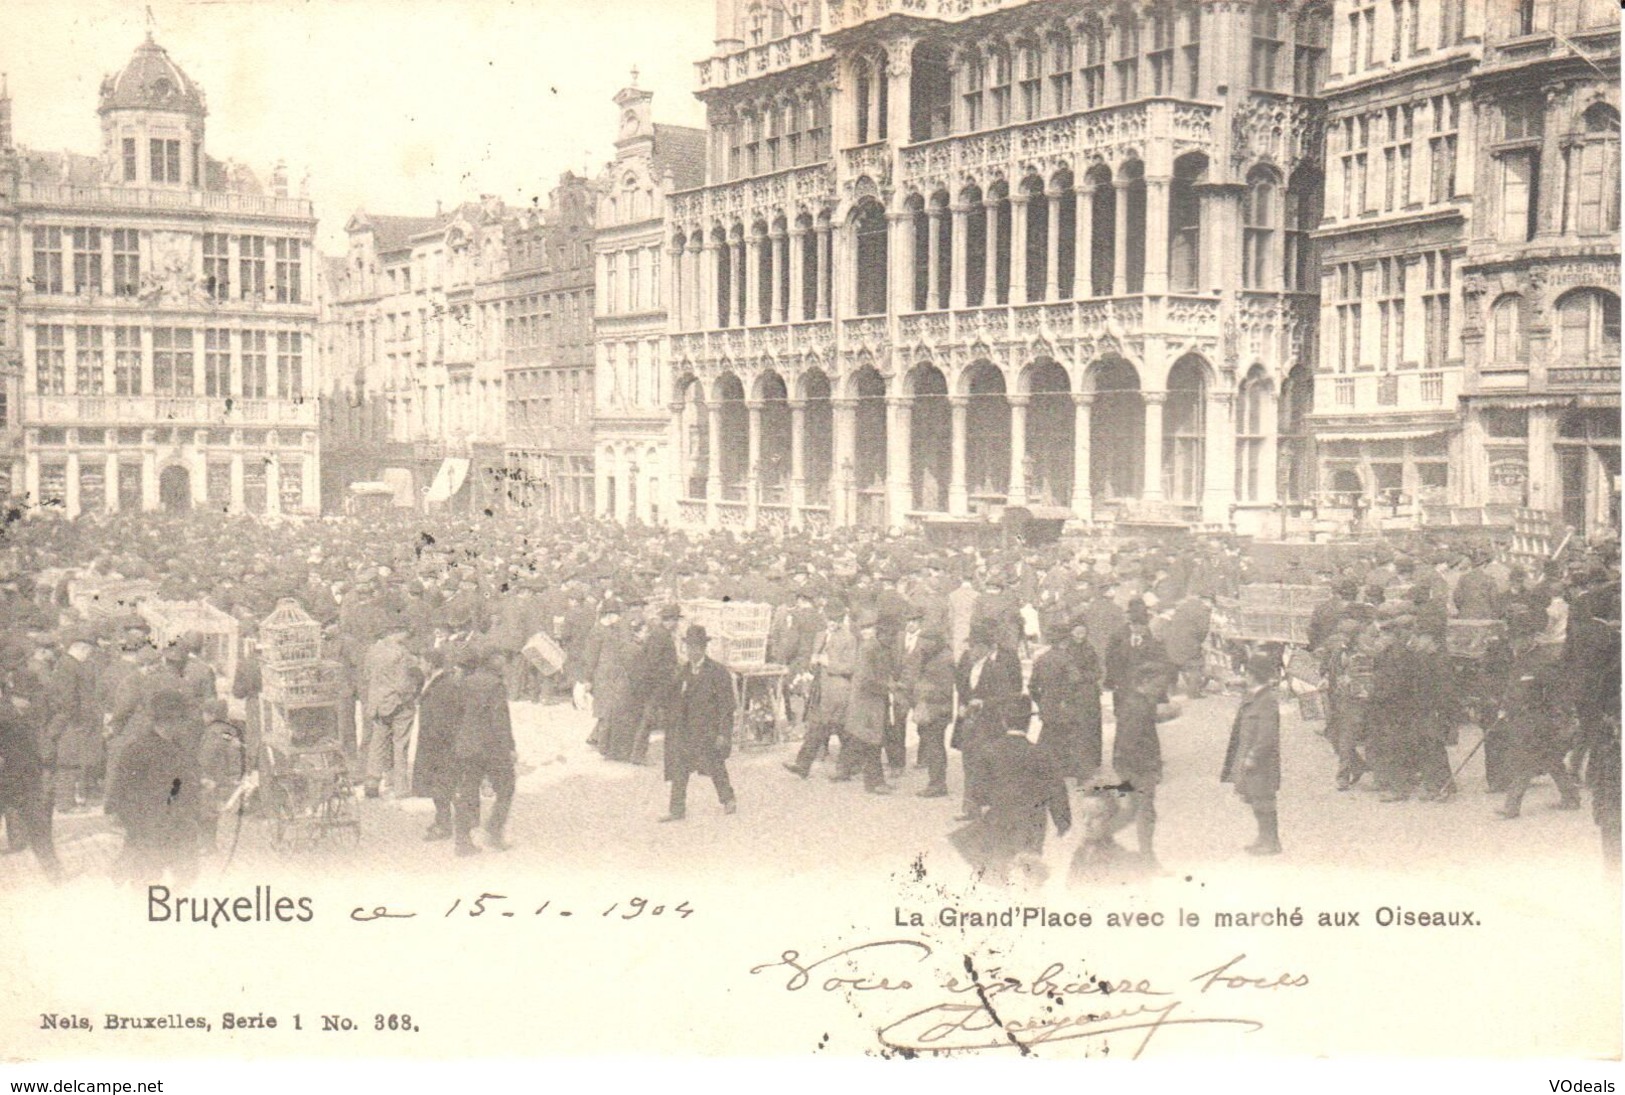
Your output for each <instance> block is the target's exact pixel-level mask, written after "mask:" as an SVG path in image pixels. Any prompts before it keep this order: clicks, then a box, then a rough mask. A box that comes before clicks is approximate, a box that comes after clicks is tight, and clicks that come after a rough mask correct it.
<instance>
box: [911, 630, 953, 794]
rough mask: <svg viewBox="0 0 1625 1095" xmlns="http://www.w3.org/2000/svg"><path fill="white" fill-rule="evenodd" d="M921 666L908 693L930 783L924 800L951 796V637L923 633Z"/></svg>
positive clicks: (919, 648) (927, 632)
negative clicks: (949, 755) (949, 758)
mask: <svg viewBox="0 0 1625 1095" xmlns="http://www.w3.org/2000/svg"><path fill="white" fill-rule="evenodd" d="M916 649H917V651H918V654H919V667H918V670H917V671H916V672H915V674H914V679H913V684H912V687H911V689H910V692H909V703H910V710H909V714H910V717H911V718H912V719H913V720H914V733H915V736H916V737H917V738H918V739H919V743H920V744H919V752H920V759H921V761H922V762H923V763H924V765H925V769H926V774H927V777H928V779H927V782H926V786H925V790H923V791H921V792H920V797H921V798H946V797H947V795H948V742H947V740H946V739H947V733H948V723H949V722H950V721H952V719H953V717H954V663H953V659H952V658H951V657H949V653H948V638H947V636H946V635H945V634H943V633H942V632H938V631H925V632H922V633H921V634H920V638H919V643H918V645H917V648H916Z"/></svg>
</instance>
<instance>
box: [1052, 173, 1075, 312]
mask: <svg viewBox="0 0 1625 1095" xmlns="http://www.w3.org/2000/svg"><path fill="white" fill-rule="evenodd" d="M1045 227H1046V228H1048V229H1049V233H1048V239H1047V240H1046V241H1045V246H1044V256H1045V262H1044V299H1045V300H1060V299H1061V195H1060V192H1059V191H1051V192H1050V194H1049V219H1048V221H1047V223H1046V225H1045ZM1072 265H1073V266H1074V267H1076V266H1077V263H1076V262H1075V261H1074V262H1073V264H1072ZM1074 276H1076V275H1074Z"/></svg>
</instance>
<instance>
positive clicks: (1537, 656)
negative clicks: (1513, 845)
mask: <svg viewBox="0 0 1625 1095" xmlns="http://www.w3.org/2000/svg"><path fill="white" fill-rule="evenodd" d="M1539 617H1540V613H1539V612H1537V611H1536V610H1534V609H1530V608H1527V607H1526V608H1524V609H1522V610H1521V611H1520V612H1518V613H1517V614H1515V616H1514V619H1513V624H1512V628H1511V631H1512V633H1513V634H1514V635H1515V636H1516V637H1515V638H1514V640H1513V658H1512V668H1511V672H1510V673H1508V675H1507V680H1506V685H1505V690H1504V691H1503V693H1502V696H1501V708H1502V710H1503V711H1504V712H1505V720H1506V725H1507V729H1508V731H1509V734H1510V738H1511V742H1510V744H1511V747H1512V749H1511V758H1510V761H1511V763H1510V774H1509V776H1508V779H1507V797H1506V802H1505V803H1504V804H1503V805H1502V807H1501V809H1500V810H1499V811H1498V812H1499V814H1500V815H1501V816H1502V817H1503V818H1508V819H1512V818H1516V817H1518V816H1519V814H1520V813H1521V811H1522V809H1523V797H1524V795H1525V794H1526V793H1527V792H1528V790H1529V784H1530V783H1531V782H1533V781H1534V779H1535V777H1536V776H1539V775H1542V774H1546V775H1550V776H1551V777H1552V782H1553V783H1554V784H1556V786H1557V791H1558V809H1560V810H1578V809H1579V808H1580V791H1579V788H1578V787H1577V786H1576V784H1575V781H1574V777H1573V776H1572V775H1571V774H1570V773H1569V770H1568V766H1567V764H1565V763H1564V758H1565V755H1566V754H1567V753H1568V747H1569V733H1568V731H1569V717H1568V716H1569V708H1568V705H1567V702H1566V701H1567V700H1568V699H1569V696H1567V695H1565V691H1566V689H1565V688H1564V684H1565V682H1564V680H1563V667H1562V666H1561V665H1554V664H1552V663H1551V661H1550V659H1549V658H1547V657H1546V656H1545V655H1544V654H1543V652H1542V651H1541V650H1540V648H1539V645H1538V644H1537V643H1536V642H1535V639H1536V637H1537V636H1538V634H1539Z"/></svg>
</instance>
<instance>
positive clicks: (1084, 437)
mask: <svg viewBox="0 0 1625 1095" xmlns="http://www.w3.org/2000/svg"><path fill="white" fill-rule="evenodd" d="M1094 410H1095V393H1094V392H1073V393H1072V514H1073V516H1075V517H1077V518H1078V519H1079V520H1080V521H1093V520H1094V519H1095V500H1094V494H1093V493H1092V491H1091V488H1090V485H1089V456H1090V444H1091V439H1090V434H1089V430H1090V427H1091V426H1092V425H1093V424H1094V423H1093V415H1094Z"/></svg>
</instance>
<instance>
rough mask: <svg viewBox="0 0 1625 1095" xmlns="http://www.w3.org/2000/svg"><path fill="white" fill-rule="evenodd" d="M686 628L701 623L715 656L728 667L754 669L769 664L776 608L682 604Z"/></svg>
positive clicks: (704, 602) (750, 603) (743, 604)
mask: <svg viewBox="0 0 1625 1095" xmlns="http://www.w3.org/2000/svg"><path fill="white" fill-rule="evenodd" d="M682 608H683V620H684V623H685V624H686V625H693V624H698V625H700V626H701V627H703V628H705V630H706V632H707V633H708V634H709V635H710V638H711V648H710V653H711V657H712V658H713V659H714V660H716V661H718V662H721V663H722V664H724V665H729V666H734V665H739V666H753V665H762V664H764V663H765V662H766V661H767V636H768V632H769V631H770V630H771V629H772V626H773V606H772V605H770V604H762V603H760V602H756V601H715V600H697V601H684V602H682Z"/></svg>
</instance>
